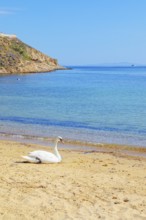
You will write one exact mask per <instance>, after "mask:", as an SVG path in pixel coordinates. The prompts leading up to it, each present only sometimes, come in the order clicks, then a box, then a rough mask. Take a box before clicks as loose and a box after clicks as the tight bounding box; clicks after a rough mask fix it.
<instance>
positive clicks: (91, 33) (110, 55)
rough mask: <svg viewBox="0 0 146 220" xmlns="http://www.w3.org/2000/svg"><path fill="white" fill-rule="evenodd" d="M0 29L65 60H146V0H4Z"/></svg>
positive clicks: (75, 62)
mask: <svg viewBox="0 0 146 220" xmlns="http://www.w3.org/2000/svg"><path fill="white" fill-rule="evenodd" d="M0 32H5V33H14V34H16V35H17V36H18V38H20V39H21V40H22V41H24V42H26V43H27V44H29V45H31V46H33V47H35V48H37V49H39V50H40V51H42V52H44V53H46V54H48V55H50V56H52V57H55V58H57V59H58V60H59V63H60V64H63V65H88V64H97V65H99V64H110V63H111V64H113V63H121V62H129V63H134V64H146V0H90V1H89V0H24V1H21V0H19V1H18V0H2V1H1V2H0Z"/></svg>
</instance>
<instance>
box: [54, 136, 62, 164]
mask: <svg viewBox="0 0 146 220" xmlns="http://www.w3.org/2000/svg"><path fill="white" fill-rule="evenodd" d="M57 144H58V140H56V142H55V146H54V154H55V155H56V157H58V159H60V160H61V156H60V154H59V152H58V148H57Z"/></svg>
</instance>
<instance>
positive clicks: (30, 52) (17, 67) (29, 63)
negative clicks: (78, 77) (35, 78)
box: [0, 34, 64, 74]
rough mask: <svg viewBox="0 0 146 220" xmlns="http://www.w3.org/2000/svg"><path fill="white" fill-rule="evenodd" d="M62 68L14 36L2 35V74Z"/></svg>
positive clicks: (0, 43) (0, 53)
mask: <svg viewBox="0 0 146 220" xmlns="http://www.w3.org/2000/svg"><path fill="white" fill-rule="evenodd" d="M57 69H64V68H63V67H61V66H60V65H59V64H58V62H57V60H56V59H53V58H51V57H49V56H47V55H44V54H43V53H41V52H39V51H38V50H36V49H34V48H32V47H30V46H28V45H26V44H25V43H23V42H22V41H21V40H19V39H18V38H17V37H15V36H14V37H13V35H12V36H11V35H9V36H8V35H2V34H0V74H12V73H32V72H49V71H53V70H57Z"/></svg>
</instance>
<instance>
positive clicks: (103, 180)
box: [0, 141, 146, 220]
mask: <svg viewBox="0 0 146 220" xmlns="http://www.w3.org/2000/svg"><path fill="white" fill-rule="evenodd" d="M35 149H46V148H44V147H42V146H38V145H29V144H20V143H15V142H11V141H0V168H1V172H0V219H2V220H4V219H6V220H9V219H10V220H11V219H15V220H17V219H18V220H21V219H22V220H25V219H28V220H31V219H39V220H41V219H44V220H51V219H53V220H69V219H73V220H77V219H78V220H80V219H83V220H86V219H87V220H90V219H91V220H94V219H107V220H110V219H111V220H117V219H119V220H120V219H121V220H126V219H131V220H133V219H136V220H138V219H146V160H145V159H142V158H134V157H133V158H132V157H128V156H127V157H121V156H119V155H117V154H113V153H101V152H100V153H99V152H98V153H95V152H94V153H88V154H85V153H84V152H81V151H78V152H77V151H71V150H60V152H61V155H62V156H63V162H62V163H60V164H29V163H22V161H23V159H21V157H20V156H21V155H25V154H27V153H28V152H30V151H32V150H35Z"/></svg>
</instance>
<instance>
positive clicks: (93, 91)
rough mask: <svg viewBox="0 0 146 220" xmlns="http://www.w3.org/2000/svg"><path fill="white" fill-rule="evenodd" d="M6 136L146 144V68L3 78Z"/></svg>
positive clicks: (0, 123) (0, 116)
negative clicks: (57, 137)
mask: <svg viewBox="0 0 146 220" xmlns="http://www.w3.org/2000/svg"><path fill="white" fill-rule="evenodd" d="M0 134H1V136H4V135H8V136H9V135H11V134H13V135H16V134H17V135H20V136H22V137H23V136H25V135H28V136H35V137H36V138H37V137H55V136H58V135H60V136H63V137H64V138H66V139H73V140H81V141H87V142H96V143H99V142H100V143H119V144H128V145H137V146H145V147H146V68H145V67H73V68H72V69H71V70H61V71H55V72H51V73H41V74H28V75H13V76H0Z"/></svg>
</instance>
